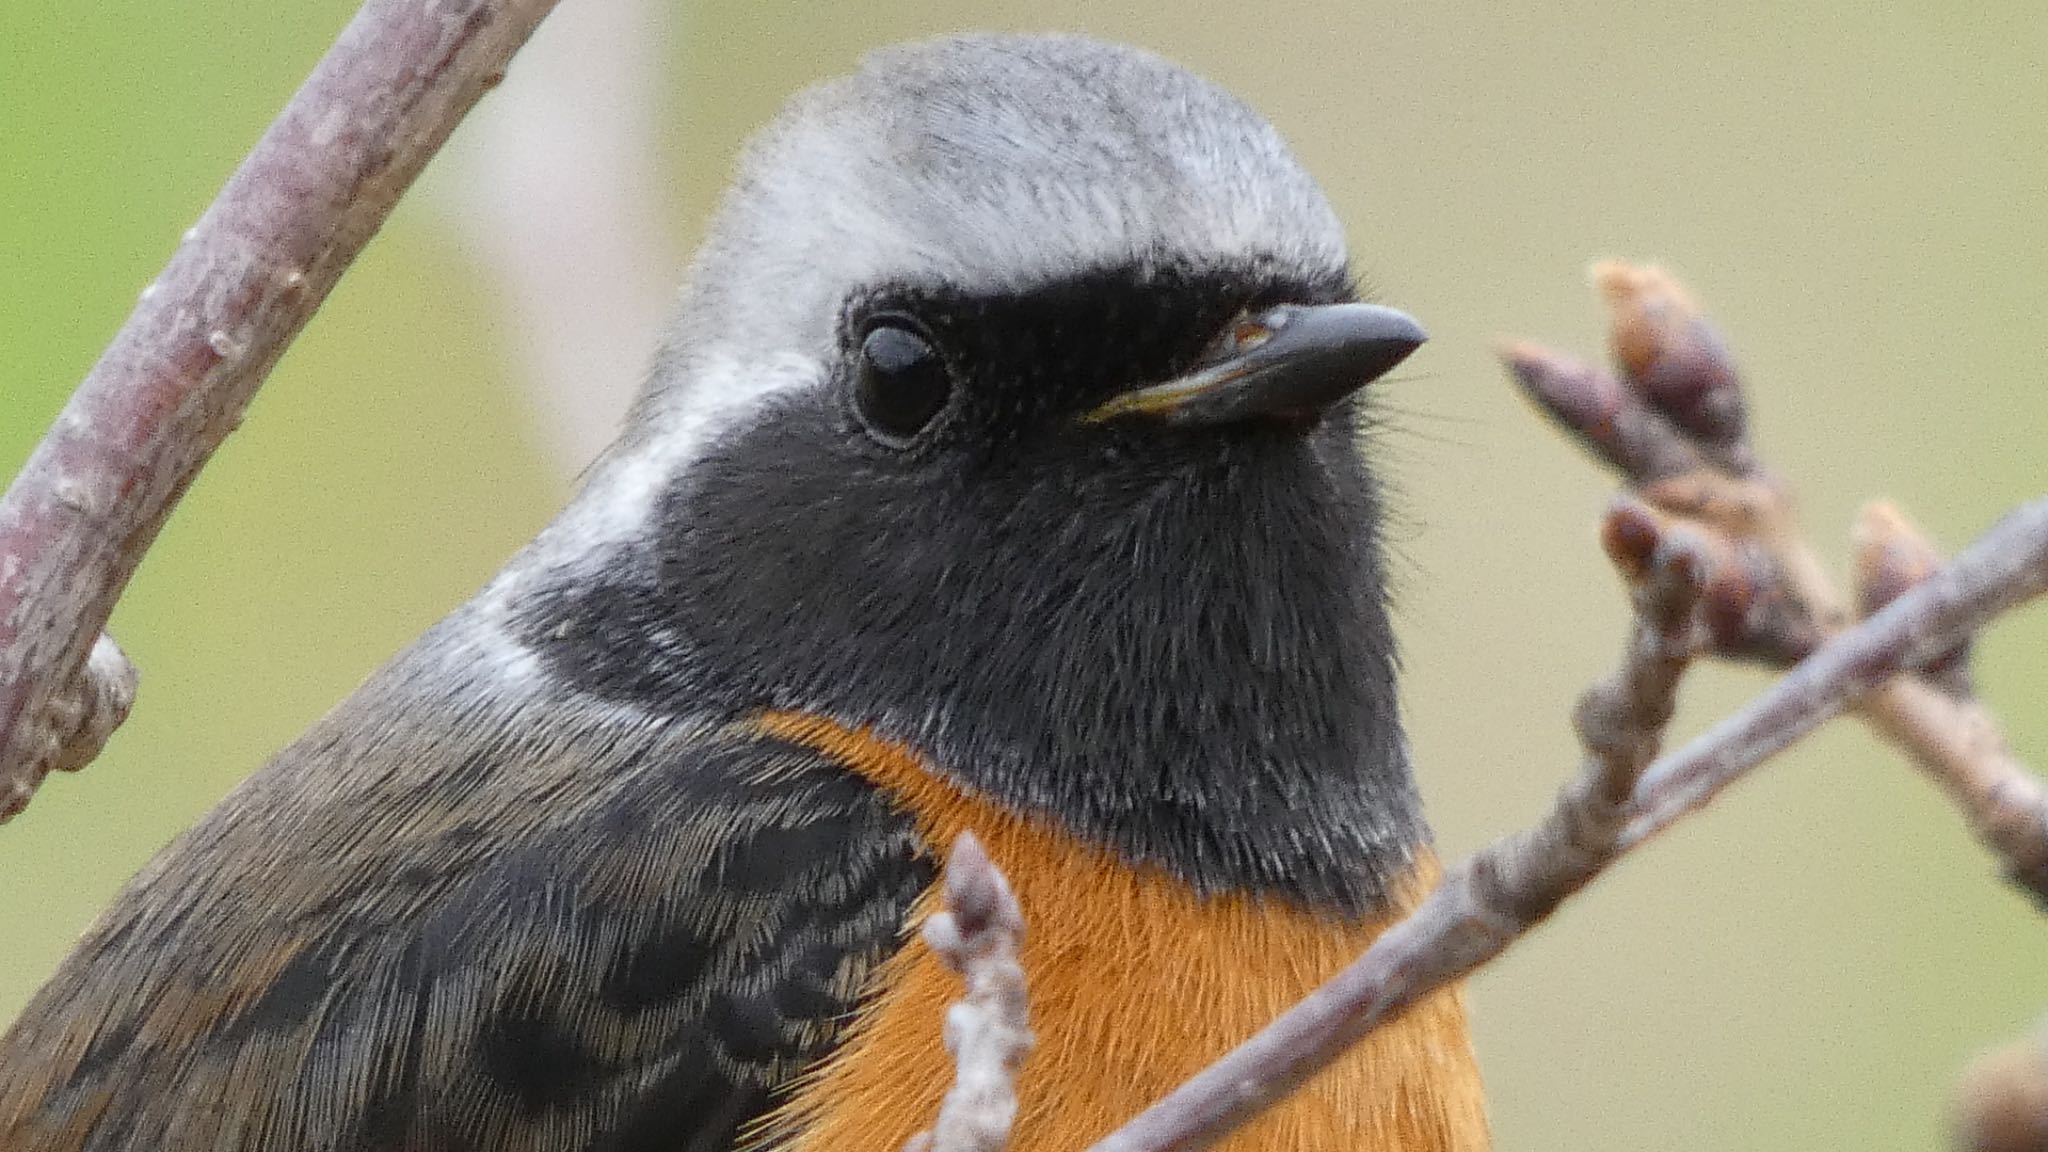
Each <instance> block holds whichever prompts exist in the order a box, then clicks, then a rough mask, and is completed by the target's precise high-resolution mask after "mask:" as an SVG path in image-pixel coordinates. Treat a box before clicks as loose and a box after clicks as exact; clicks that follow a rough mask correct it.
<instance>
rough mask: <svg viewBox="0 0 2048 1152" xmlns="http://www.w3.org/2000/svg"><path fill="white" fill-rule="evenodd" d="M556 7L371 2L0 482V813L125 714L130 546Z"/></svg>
mask: <svg viewBox="0 0 2048 1152" xmlns="http://www.w3.org/2000/svg"><path fill="white" fill-rule="evenodd" d="M554 4H555V0H369V2H368V3H366V4H365V5H364V6H363V8H362V10H361V11H359V12H358V13H357V14H356V17H355V19H354V20H352V21H351V22H350V23H349V25H348V27H347V28H346V29H345V30H343V32H342V33H341V36H340V38H339V39H338V40H337V41H336V42H335V45H334V47H333V48H331V49H330V50H329V51H328V53H327V55H326V56H325V57H324V58H323V59H322V60H321V61H320V63H319V65H318V66H317V67H316V68H315V69H314V70H313V74H312V75H311V76H310V77H308V78H307V80H306V83H305V84H304V85H303V86H302V87H301V88H300V89H299V91H298V93H297V94H296V95H294V96H293V97H292V100H291V103H289V104H288V105H286V107H285V109H284V111H283V113H281V114H280V115H279V116H278V118H277V120H276V122H274V123H273V124H272V125H271V126H270V128H269V130H268V131H267V132H265V133H264V135H263V139H262V140H261V141H259V142H258V143H257V145H256V147H255V149H254V150H253V151H251V152H250V153H249V155H248V157H247V158H246V159H245V160H243V161H242V165H241V167H240V168H238V169H236V171H235V174H234V175H233V176H232V177H230V178H229V180H228V182H227V185H226V187H224V188H222V189H221V192H220V195H219V196H218V197H216V198H215V200H214V202H213V204H212V206H210V207H209V208H208V209H207V210H206V213H205V214H204V215H203V216H201V217H200V219H199V222H198V223H197V224H196V225H194V226H193V228H192V230H191V231H190V232H188V233H187V234H186V236H185V241H184V243H183V244H182V245H181V246H180V247H179V248H178V250H177V252H176V253H175V254H174V255H173V256H172V257H171V260H170V263H169V264H168V265H166V266H165V268H164V270H163V272H162V273H160V274H159V275H158V276H157V279H156V281H155V282H154V283H152V284H151V285H150V286H149V287H148V288H146V289H144V290H143V293H142V299H141V301H140V302H139V303H138V304H137V305H136V307H135V310H134V311H133V312H132V313H130V314H129V317H128V320H127V322H126V323H125V324H123V325H122V327H121V330H120V332H119V333H117V334H116V335H115V337H114V340H113V343H112V344H110V345H109V346H108V348H107V350H106V352H105V353H103V354H102V355H101V357H100V360H99V363H97V364H95V365H94V366H93V369H92V372H91V373H90V374H88V375H87V376H86V378H85V381H84V383H82V384H80V385H79V387H78V390H77V391H76V392H75V393H73V394H72V397H71V400H70V402H69V403H68V404H66V405H65V407H64V411H63V412H62V413H61V414H60V415H59V416H58V417H57V422H56V425H55V427H53V428H52V429H51V430H50V432H49V434H48V435H47V436H45V437H44V438H43V441H42V443H41V444H39V445H37V447H36V450H35V452H34V454H33V455H32V456H30V458H29V461H28V463H27V465H26V466H24V467H23V469H22V471H21V474H20V475H19V476H17V477H16V478H15V481H14V483H13V485H12V486H11V487H9V489H8V490H7V494H6V496H5V497H4V498H0V819H5V818H6V817H8V816H12V815H13V814H15V813H16V812H18V811H20V810H21V808H22V807H24V806H25V805H26V804H27V803H28V801H29V798H30V797H31V796H32V795H33V794H34V792H35V789H36V786H37V784H39V783H40V782H41V780H42V778H43V776H44V774H45V773H47V772H48V771H49V770H50V769H52V768H56V767H71V768H75V767H78V766H80V765H83V764H84V763H86V762H87V761H89V760H90V759H92V757H93V756H94V755H96V754H97V752H98V751H99V747H100V745H101V743H103V742H104V740H105V739H106V736H107V734H108V733H110V732H111V731H112V730H113V728H114V726H115V725H116V724H118V723H119V722H120V717H121V716H122V715H124V714H125V711H126V707H125V701H127V700H129V699H132V696H133V683H132V681H133V676H134V672H133V669H132V668H129V667H127V665H126V661H125V660H119V661H116V660H115V659H114V655H117V654H118V650H117V649H112V648H110V647H109V648H106V649H103V650H102V651H103V652H104V653H109V654H108V655H103V656H102V658H100V659H96V660H93V661H91V662H88V660H87V654H88V653H89V652H90V651H92V650H93V649H94V646H95V644H96V643H97V642H98V641H99V640H100V630H101V629H102V628H104V627H106V622H107V617H108V616H109V615H110V614H111V613H112V611H113V608H114V602H115V601H116V600H117V599H118V598H119V597H120V595H121V591H122V589H123V588H124V587H126V585H127V583H128V578H129V577H130V576H131V575H132V574H133V573H134V571H135V567H136V565H137V563H139V562H140V560H141V559H142V554H143V552H144V551H146V550H147V549H148V547H149V545H150V543H151V542H152V541H153V540H154V539H155V538H156V534H157V532H158V530H159V529H161V528H162V527H163V523H164V521H165V519H166V518H167V517H168V516H169V515H170V512H171V509H172V508H173V507H174V506H175V505H176V504H177V501H178V498H179V497H180V496H181V495H183V494H184V491H185V489H186V487H187V486H188V485H190V484H191V482H192V479H193V477H194V476H195V475H197V474H198V471H199V469H200V468H201V467H202V466H203V465H204V464H205V462H206V460H207V458H208V457H209V456H210V455H212V453H213V451H214V449H215V448H217V447H219V445H220V443H221V441H222V440H223V439H225V438H226V436H227V434H228V433H229V432H230V431H232V430H233V429H234V428H235V426H236V425H237V424H238V423H240V421H241V418H242V412H243V410H244V409H245V408H246V407H247V406H248V403H249V400H250V398H251V397H253V396H254V395H255V392H256V389H257V387H258V386H259V385H260V384H262V382H263V380H264V378H265V377H266V376H267V375H268V374H269V372H270V368H271V366H272V365H273V364H275V363H276V362H277V359H278V357H279V356H280V355H281V354H282V353H283V352H284V349H285V347H286V346H287V345H288V344H290V343H291V341H292V338H293V337H294V336H296V335H297V334H298V332H299V330H300V329H301V328H302V327H304V326H305V323H306V321H307V320H308V319H309V318H311V316H312V314H313V312H314V310H315V309H316V308H318V307H319V305H320V302H321V301H322V300H324V299H325V298H326V296H327V293H328V290H329V289H331V288H332V287H333V286H334V283H335V281H336V280H338V279H339V278H340V276H341V274H342V272H343V270H344V269H346V268H347V267H348V265H349V263H350V261H352V260H353V259H354V258H355V255H356V253H357V252H359V251H361V249H362V247H363V245H364V243H366V242H367V241H368V240H369V238H370V236H371V235H372V234H373V233H375V232H376V230H377V227H378V226H379V225H380V224H382V223H383V221H384V218H385V216H386V215H388V214H389V213H390V211H391V208H392V205H393V204H395V203H396V202H397V200H398V197H399V195H400V194H401V193H402V192H404V191H405V189H406V187H407V186H408V185H410V184H411V183H412V180H413V178H414V177H415V176H417V175H418V174H419V171H420V169H421V167H423V166H424V165H425V164H426V162H427V159H428V158H429V157H431V156H432V155H433V154H434V152H435V150H436V149H438V148H439V147H440V145H441V142H442V141H443V140H445V139H446V138H447V136H448V133H449V132H450V131H451V130H453V128H454V127H455V124H456V123H457V122H458V121H459V120H461V119H462V116H463V114H464V113H465V112H467V111H468V110H469V108H470V106H471V105H473V104H474V103H475V102H476V100H477V99H478V97H480V96H481V95H482V94H483V93H484V92H485V91H486V90H487V89H489V88H490V87H491V86H493V85H494V84H496V83H497V82H498V80H499V79H500V78H501V77H502V76H503V75H504V69H505V66H506V63H507V61H509V60H510V59H511V57H512V54H513V52H514V51H516V50H517V49H518V47H519V46H520V45H521V44H522V43H524V42H525V40H526V38H527V36H528V35H529V34H530V33H531V32H532V31H533V29H534V27H535V25H537V24H538V23H539V22H540V20H541V18H542V17H543V16H545V15H546V14H547V12H548V10H549V9H551V8H553V7H554ZM124 685H125V691H124ZM80 709H83V714H82V715H79V711H80ZM74 716H76V717H77V718H76V721H75V722H74V721H73V717H74Z"/></svg>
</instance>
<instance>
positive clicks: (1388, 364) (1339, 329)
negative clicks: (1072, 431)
mask: <svg viewBox="0 0 2048 1152" xmlns="http://www.w3.org/2000/svg"><path fill="white" fill-rule="evenodd" d="M1427 339H1429V337H1428V336H1427V335H1425V334H1424V333H1423V331H1422V325H1420V324H1417V323H1416V322H1415V321H1414V319H1413V318H1411V317H1410V316H1409V315H1408V314H1407V313H1405V312H1397V311H1395V310H1394V309H1392V308H1382V307H1380V306H1378V305H1376V304H1319V305H1301V304H1282V305H1280V306H1278V307H1276V308H1270V309H1267V310H1266V311H1264V312H1261V313H1258V314H1257V315H1254V316H1248V317H1243V318H1240V319H1239V320H1237V321H1236V322H1235V323H1233V324H1232V325H1231V326H1230V328H1229V329H1228V330H1226V331H1225V332H1224V333H1223V335H1222V336H1220V337H1219V338H1218V339H1217V342H1216V345H1215V347H1214V350H1213V351H1212V352H1211V354H1210V355H1209V356H1208V357H1207V358H1206V359H1204V361H1203V362H1202V363H1201V364H1200V365H1199V366H1197V367H1196V368H1195V370H1194V371H1192V372H1189V373H1188V374H1187V375H1185V376H1182V377H1181V378H1180V379H1178V380H1169V381H1167V382H1166V383H1164V384H1154V385H1151V386H1148V387H1144V388H1136V389H1133V390H1131V391H1129V392H1122V393H1119V394H1117V395H1115V396H1112V397H1110V399H1109V400H1108V401H1107V402H1105V403H1104V404H1102V405H1101V406H1100V407H1097V408H1096V409H1094V410H1093V411H1091V412H1089V413H1088V415H1087V416H1086V417H1085V419H1086V420H1087V421H1089V422H1091V423H1093V422H1096V421H1102V420H1110V419H1114V418H1117V417H1121V416H1148V417H1151V418H1153V419H1157V420H1164V421H1166V422H1167V423H1170V424H1232V423H1237V422H1239V421H1244V420H1253V419H1260V418H1265V419H1280V420H1293V421H1307V420H1311V419H1313V418H1314V417H1316V416H1317V415H1319V414H1320V413H1322V412H1323V411H1324V410H1325V409H1327V408H1329V407H1330V405H1332V404H1335V403H1336V402H1337V401H1339V400H1342V399H1343V398H1344V397H1346V396H1349V395H1351V394H1352V393H1353V392H1356V391H1358V390H1359V389H1360V388H1363V387H1365V386H1366V385H1367V384H1370V383H1372V382H1373V381H1374V380H1377V379H1379V378H1380V377H1381V376H1384V375H1386V374H1387V372H1388V371H1389V370H1391V369H1392V368H1393V367H1394V365H1396V364H1399V363H1400V362H1401V361H1403V360H1406V359H1407V358H1408V354H1409V353H1411V352H1413V351H1415V350H1416V349H1417V348H1420V347H1422V343H1423V341H1425V340H1427Z"/></svg>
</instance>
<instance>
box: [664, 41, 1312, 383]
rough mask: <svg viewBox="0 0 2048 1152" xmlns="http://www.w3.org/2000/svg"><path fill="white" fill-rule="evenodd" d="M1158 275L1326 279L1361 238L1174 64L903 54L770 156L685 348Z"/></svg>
mask: <svg viewBox="0 0 2048 1152" xmlns="http://www.w3.org/2000/svg"><path fill="white" fill-rule="evenodd" d="M1157 259H1171V260H1175V261H1180V262H1188V263H1194V264H1216V263H1235V262H1241V261H1244V260H1247V259H1265V260H1275V261H1278V262H1280V263H1282V264H1283V265H1285V266H1291V267H1299V268H1302V269H1305V270H1307V271H1310V272H1313V273H1317V274H1323V273H1328V272H1330V271H1335V270H1341V269H1342V268H1343V265H1344V259H1345V254H1344V237H1343V232H1342V229H1341V228H1340V227H1339V225H1338V223H1337V219H1336V216H1335V214H1334V213H1332V212H1331V210H1330V206H1329V204H1328V202H1327V201H1326V200H1325V199H1324V197H1323V195H1322V193H1321V191H1320V190H1319V189H1318V188H1317V187H1316V185H1315V182H1314V181H1313V180H1311V179H1310V178H1309V176H1308V175H1307V173H1305V172H1304V171H1303V170H1302V169H1301V166H1300V165H1299V164H1298V163H1297V162H1296V161H1295V159H1294V157H1293V156H1292V155H1291V154H1290V153H1289V152H1288V150H1287V147H1286V145H1285V143H1284V142H1282V140H1281V139H1280V137H1279V134H1278V133H1276V132H1275V131H1274V130H1273V128H1272V126H1271V125H1269V124H1267V123H1266V121H1265V120H1264V119H1262V118H1261V117H1260V116H1259V115H1258V114H1257V113H1255V112H1253V111H1252V110H1251V109H1250V108H1248V107H1247V106H1245V104H1244V103H1243V102H1242V101H1239V100H1238V99H1237V98H1236V97H1234V96H1232V95H1230V94H1229V93H1227V92H1225V91H1223V90H1222V89H1220V88H1218V87H1216V86H1215V85H1213V84H1211V83H1209V82H1208V81H1206V80H1203V79H1201V78H1200V77H1198V76H1195V75H1194V74H1192V73H1190V72H1188V71H1186V70H1185V69H1182V68H1180V67H1178V66H1176V65H1174V64H1171V63H1169V62H1167V61H1165V60H1162V59H1160V58H1159V57H1157V56H1153V55H1151V54H1149V53H1145V52H1140V51H1137V50H1135V49H1130V48H1123V47H1118V46H1114V45H1108V44H1101V43H1097V42H1094V41H1089V40H1082V39H1078V38H1073V37H1053V36H976V37H965V38H956V39H949V40H940V41H933V42H929V43H921V44H912V45H905V46H901V47H896V48H891V49H887V50H884V51H881V52H877V53H875V54H873V55H872V56H870V57H868V58H867V60H866V61H865V62H864V65H863V67H862V69H861V70H860V71H859V72H858V73H856V74H854V75H852V76H849V77H846V78H844V79H840V80H836V81H832V82H829V83H826V84H824V85H821V86H819V87H817V88H814V89H812V90H810V91H809V92H806V93H804V94H803V95H801V96H799V97H798V98H797V99H796V100H794V101H793V102H792V103H791V104H790V106H789V107H788V109H786V110H785V111H784V113H783V114H782V116H781V117H780V118H778V119H777V120H776V122H775V123H774V124H772V125H771V126H769V128H768V129H767V130H765V131H764V132H763V133H762V134H761V135H760V136H759V137H758V138H757V139H756V140H755V141H754V142H753V144H752V146H751V147H750V148H749V149H748V151H747V153H746V156H745V158H744V159H743V161H742V164H741V174H740V178H739V180H738V181H737V183H736V184H735V186H734V188H733V189H732V191H731V192H730V194H729V195H728V197H727V199H726V202H725V205H724V207H723V209H722V210H721V212H720V215H719V218H718V219H717V221H716V222H715V223H714V225H713V228H712V231H711V238H710V240H709V241H708V242H707V244H706V245H705V248H704V250H703V252H701V253H700V255H699V257H698V260H697V263H696V266H695V268H694V269H693V273H692V277H691V287H690V289H689V291H688V292H687V293H686V296H685V301H686V303H685V310H684V316H683V324H682V330H681V331H679V332H678V333H677V337H678V339H679V340H680V341H688V342H719V343H723V342H727V341H739V342H743V343H745V342H750V341H749V338H750V337H753V338H759V339H762V340H768V341H773V342H774V343H775V344H776V345H778V346H779V347H780V348H781V349H782V350H801V349H804V348H806V347H810V346H815V345H816V344H817V343H818V342H819V341H821V340H825V339H829V337H830V333H831V326H832V324H833V322H834V321H835V320H836V319H837V316H838V312H839V308H840V305H841V304H842V303H843V301H844V300H845V298H846V296H847V295H848V294H849V293H850V292H852V291H855V290H858V289H860V288H862V287H868V286H873V285H876V284H882V283H888V282H893V281H911V282H919V283H927V284H937V285H944V286H947V287H951V288H954V289H957V290H960V291H964V292H969V293H974V292H987V291H1015V290H1018V289H1022V288H1027V287H1029V286H1031V285H1032V284H1033V283H1042V282H1044V281H1047V280H1051V279H1056V278H1058V277H1061V276H1063V275H1067V274H1071V273H1075V272H1079V271H1083V270H1087V269H1092V268H1099V267H1103V266H1111V265H1117V264H1125V263H1129V262H1132V261H1144V260H1157Z"/></svg>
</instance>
